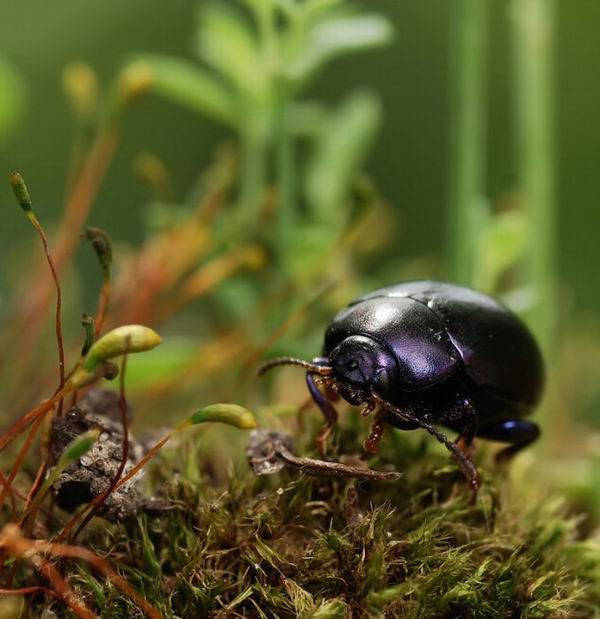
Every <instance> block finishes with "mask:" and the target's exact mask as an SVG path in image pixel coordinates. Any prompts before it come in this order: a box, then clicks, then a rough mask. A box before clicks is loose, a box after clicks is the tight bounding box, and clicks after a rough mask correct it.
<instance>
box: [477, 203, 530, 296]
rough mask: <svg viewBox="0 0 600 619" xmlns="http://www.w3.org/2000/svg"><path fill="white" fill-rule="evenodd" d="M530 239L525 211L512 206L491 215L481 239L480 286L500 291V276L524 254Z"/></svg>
mask: <svg viewBox="0 0 600 619" xmlns="http://www.w3.org/2000/svg"><path fill="white" fill-rule="evenodd" d="M526 241H527V218H526V216H525V213H524V212H522V211H516V210H511V211H505V212H502V213H498V214H497V215H494V216H493V217H490V218H489V219H488V220H487V222H485V225H484V227H483V231H482V233H481V234H480V236H479V239H478V244H479V251H478V255H479V256H480V259H479V261H478V266H477V272H476V275H475V277H476V286H477V288H479V289H481V290H485V291H487V292H496V287H497V283H498V279H499V278H500V276H501V275H502V274H503V273H504V272H505V271H506V270H507V269H508V268H510V267H511V266H513V265H514V264H516V263H517V261H518V260H519V259H520V258H521V256H522V254H523V251H524V249H525V245H526Z"/></svg>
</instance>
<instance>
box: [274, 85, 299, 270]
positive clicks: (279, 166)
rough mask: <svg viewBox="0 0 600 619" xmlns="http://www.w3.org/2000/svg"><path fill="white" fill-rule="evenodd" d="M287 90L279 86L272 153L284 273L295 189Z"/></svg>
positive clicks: (292, 223)
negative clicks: (275, 176) (273, 153)
mask: <svg viewBox="0 0 600 619" xmlns="http://www.w3.org/2000/svg"><path fill="white" fill-rule="evenodd" d="M289 103H290V98H289V89H288V88H287V87H286V85H285V84H282V83H280V84H279V89H278V93H277V103H276V121H275V122H276V128H275V134H276V138H275V139H276V140H277V144H276V153H275V167H276V174H277V189H278V195H279V209H278V222H277V229H276V234H277V238H276V241H275V246H276V247H277V253H278V255H279V260H280V264H281V267H282V269H283V270H284V271H286V270H287V266H288V265H287V262H288V256H289V253H290V238H291V236H292V235H293V232H294V225H295V220H296V199H295V195H296V187H295V180H294V176H295V175H294V166H295V162H294V143H293V139H292V135H291V130H290V123H289Z"/></svg>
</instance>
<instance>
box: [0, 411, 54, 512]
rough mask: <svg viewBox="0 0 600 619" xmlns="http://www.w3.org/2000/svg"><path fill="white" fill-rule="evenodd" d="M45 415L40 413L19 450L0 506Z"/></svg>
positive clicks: (0, 500) (0, 505)
mask: <svg viewBox="0 0 600 619" xmlns="http://www.w3.org/2000/svg"><path fill="white" fill-rule="evenodd" d="M44 416H45V413H44V414H42V415H40V416H39V417H38V418H37V419H36V420H35V422H34V424H33V426H32V428H31V430H30V431H29V434H28V436H27V438H26V439H25V442H24V443H23V446H22V447H21V450H20V451H19V455H18V456H17V458H16V460H15V462H14V464H13V467H12V469H11V471H10V475H9V476H8V479H7V480H6V485H4V487H3V488H2V493H0V507H2V505H3V504H4V499H5V497H6V494H7V492H10V489H11V486H12V483H13V481H14V479H15V477H16V476H17V473H18V472H19V469H20V468H21V465H22V464H23V460H24V459H25V456H27V453H28V452H29V448H30V447H31V444H32V443H33V440H34V439H35V435H36V434H37V431H38V429H39V427H40V425H41V424H42V422H43V421H44ZM13 516H14V514H13Z"/></svg>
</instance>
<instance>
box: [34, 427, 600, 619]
mask: <svg viewBox="0 0 600 619" xmlns="http://www.w3.org/2000/svg"><path fill="white" fill-rule="evenodd" d="M211 432H212V430H211ZM308 434H310V433H307V436H306V437H305V444H304V448H305V449H309V447H308V446H309V445H310V443H311V441H310V440H309V436H308ZM195 438H198V437H195ZM195 438H188V439H187V440H188V441H192V442H193V441H194V440H195ZM201 438H202V441H200V442H199V443H195V444H194V447H193V448H189V445H188V447H185V445H180V446H179V448H178V449H176V450H173V449H172V448H171V450H170V451H169V450H167V451H165V452H164V454H163V456H162V457H161V459H160V460H159V461H158V462H156V463H155V464H154V466H153V468H152V469H151V475H150V476H149V477H150V481H151V483H152V485H153V486H154V487H162V488H163V490H164V491H165V492H166V494H167V495H168V497H169V498H170V509H169V510H168V511H167V512H166V513H164V514H163V515H160V516H156V515H149V514H145V515H141V516H140V517H138V518H137V519H136V520H134V521H130V522H128V523H126V524H122V525H107V524H106V523H105V522H103V521H99V520H98V521H97V522H96V524H95V525H93V526H91V527H90V528H89V529H88V531H87V533H86V536H84V537H83V538H82V539H81V540H80V542H81V543H83V544H85V545H86V546H89V547H91V548H93V549H94V550H95V551H96V552H98V553H99V554H100V555H102V556H104V557H106V558H107V559H109V560H110V561H111V563H112V564H113V565H114V566H116V567H117V568H118V569H119V572H120V573H121V574H123V575H124V576H125V577H126V578H127V579H128V581H129V582H130V583H131V584H132V585H133V586H135V587H136V588H137V589H138V590H139V591H140V592H142V593H143V595H144V596H145V597H146V599H147V600H148V601H149V602H151V603H152V604H153V605H154V606H155V607H156V608H157V609H158V610H159V611H160V612H161V613H162V614H163V615H164V616H166V617H184V618H191V617H203V616H214V617H269V618H270V617H302V618H308V617H319V618H324V617H383V616H386V617H591V616H594V615H595V613H597V612H598V608H599V605H600V556H599V555H600V552H599V549H598V546H594V545H593V542H591V541H585V540H583V539H581V533H580V530H579V528H578V518H577V517H574V516H572V515H571V516H567V506H566V505H564V504H563V502H562V501H561V499H560V497H559V496H556V495H555V496H552V495H551V493H550V494H549V493H545V495H544V494H543V493H541V492H539V489H538V491H537V492H530V490H529V487H530V486H531V488H535V487H536V482H535V480H533V481H532V480H529V481H527V476H526V475H525V476H524V478H525V481H524V482H523V483H521V480H516V479H513V480H510V479H509V475H508V473H507V472H506V471H500V470H495V469H494V468H493V466H492V465H491V464H489V463H488V457H487V455H486V454H485V453H484V454H483V455H480V459H482V460H483V462H482V463H481V466H482V472H483V478H484V485H483V488H482V491H481V492H480V496H479V500H478V501H477V503H476V504H475V505H471V504H470V502H469V496H468V494H467V493H466V491H465V485H464V481H463V479H462V477H461V475H460V473H459V472H458V471H457V468H456V466H455V465H454V464H453V463H451V462H450V461H449V460H448V457H447V456H446V454H445V453H444V452H443V451H441V450H438V448H437V445H435V443H432V441H431V440H430V439H429V438H428V437H426V436H423V437H419V436H416V435H408V434H403V433H400V432H389V433H388V435H387V436H386V438H385V440H384V443H383V446H382V453H381V455H380V456H379V457H378V459H377V460H376V461H374V462H373V463H372V464H373V466H374V467H382V466H384V463H385V464H392V465H394V466H395V467H396V468H397V469H398V470H400V471H404V472H406V475H405V476H404V477H403V478H402V479H401V480H400V481H399V482H394V483H390V482H360V483H356V482H355V481H352V480H350V481H348V480H333V479H325V478H323V479H315V478H304V477H302V476H300V475H299V473H298V472H297V471H289V472H286V471H284V472H283V473H281V474H277V475H274V476H270V477H262V478H256V477H255V476H253V474H252V473H251V472H249V471H248V469H247V468H245V466H244V464H243V463H240V464H239V465H237V466H236V468H235V471H234V470H231V469H229V470H225V469H224V468H223V467H222V466H221V464H220V463H218V458H217V459H215V457H214V454H213V455H205V456H203V457H201V456H198V455H197V449H196V444H200V443H204V442H205V440H206V437H204V436H203V437H201ZM334 449H341V450H342V451H344V452H353V451H354V453H358V450H359V442H358V437H357V436H356V434H355V433H354V432H350V431H349V430H348V431H346V432H341V433H340V434H338V435H337V437H336V440H335V441H334ZM484 452H485V450H484ZM194 453H195V454H196V455H193V454H194ZM522 457H523V456H522ZM525 458H527V456H525ZM486 463H487V464H486ZM517 464H518V463H517ZM225 468H226V467H225ZM224 479H225V480H226V481H225V483H224V482H223V480H224ZM199 480H200V483H199ZM227 480H228V481H227ZM63 567H64V568H65V570H66V573H67V574H68V575H69V582H70V585H71V586H72V587H73V588H74V590H75V591H76V592H77V594H78V595H80V596H81V597H82V598H83V599H84V600H85V601H86V603H88V604H89V606H90V607H91V608H95V609H96V612H98V613H99V615H100V616H101V617H110V618H114V617H137V616H140V615H139V610H137V609H136V608H135V607H134V606H133V604H132V602H131V601H130V600H129V599H128V598H126V597H123V596H122V595H121V594H120V593H119V592H118V591H117V590H116V589H115V588H114V587H112V586H111V585H110V584H108V583H107V582H106V581H104V580H103V579H102V578H100V577H99V576H98V575H97V574H95V573H93V572H90V571H88V568H87V567H86V566H85V565H84V564H82V563H74V562H73V563H65V564H64V565H63ZM46 603H47V602H43V603H42V602H41V600H38V602H37V604H36V603H35V602H34V609H40V608H41V607H42V606H41V605H40V604H43V605H45V604H46ZM49 609H52V610H54V611H55V612H56V613H57V615H59V616H64V613H65V610H64V608H63V607H62V606H61V605H60V604H59V603H58V602H56V601H53V602H50V606H49V607H46V610H49Z"/></svg>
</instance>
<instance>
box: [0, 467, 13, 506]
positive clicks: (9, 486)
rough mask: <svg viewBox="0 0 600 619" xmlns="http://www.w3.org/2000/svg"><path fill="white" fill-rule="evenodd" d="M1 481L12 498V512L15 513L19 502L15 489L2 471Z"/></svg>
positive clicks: (0, 474)
mask: <svg viewBox="0 0 600 619" xmlns="http://www.w3.org/2000/svg"><path fill="white" fill-rule="evenodd" d="M0 483H1V484H2V487H3V488H4V491H5V492H7V493H8V496H9V498H10V512H11V514H14V513H15V511H16V510H17V504H16V502H15V490H14V489H13V488H12V486H11V485H10V484H9V483H8V480H7V479H6V477H4V475H2V473H0Z"/></svg>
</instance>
